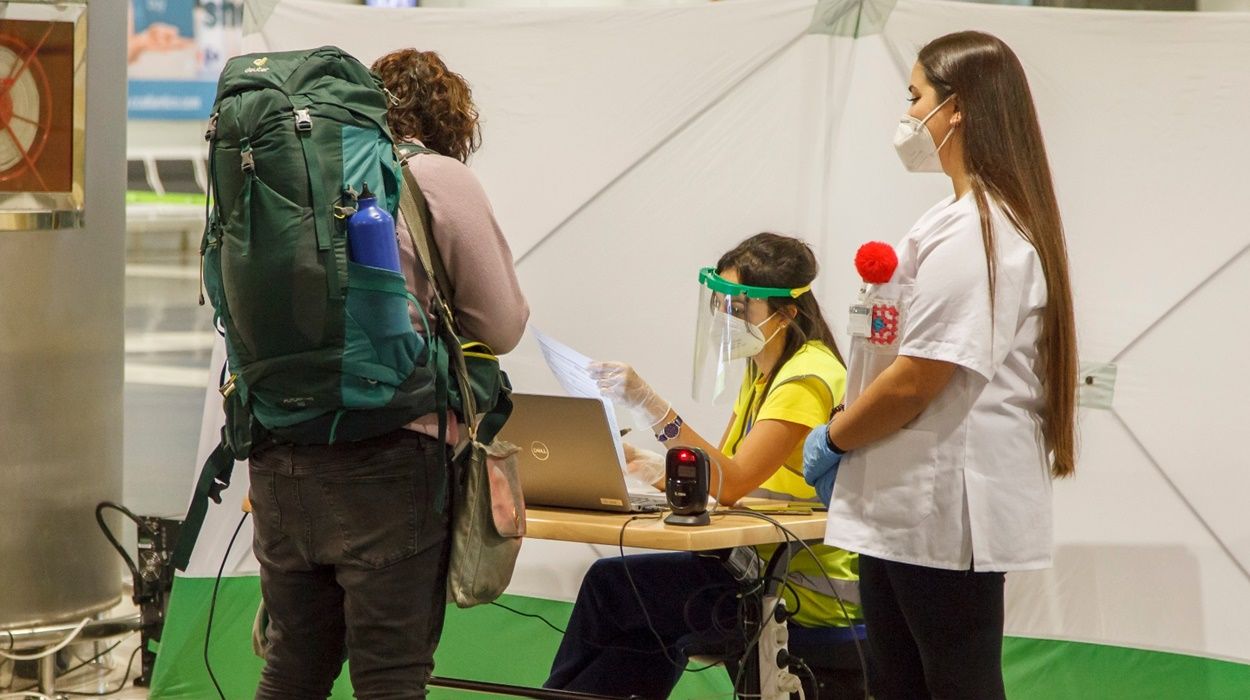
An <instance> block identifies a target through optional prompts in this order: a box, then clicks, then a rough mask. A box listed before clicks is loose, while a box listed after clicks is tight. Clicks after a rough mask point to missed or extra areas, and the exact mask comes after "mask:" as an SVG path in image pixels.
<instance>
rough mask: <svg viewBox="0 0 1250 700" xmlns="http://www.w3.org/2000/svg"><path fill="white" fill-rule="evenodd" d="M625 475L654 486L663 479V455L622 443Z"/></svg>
mask: <svg viewBox="0 0 1250 700" xmlns="http://www.w3.org/2000/svg"><path fill="white" fill-rule="evenodd" d="M622 447H624V448H625V473H626V474H627V475H629V476H630V477H632V478H634V479H637V480H638V481H641V482H643V483H644V484H651V485H652V486H654V485H655V482H657V481H659V480H660V479H663V478H664V472H665V468H664V455H662V454H660V453H659V452H652V451H651V450H644V449H642V448H641V447H634V446H633V445H631V444H629V443H628V442H627V443H624V444H623V445H622Z"/></svg>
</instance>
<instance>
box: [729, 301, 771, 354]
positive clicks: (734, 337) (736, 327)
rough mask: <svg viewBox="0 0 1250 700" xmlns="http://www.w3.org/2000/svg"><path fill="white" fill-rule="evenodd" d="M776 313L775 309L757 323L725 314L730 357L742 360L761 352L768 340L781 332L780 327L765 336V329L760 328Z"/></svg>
mask: <svg viewBox="0 0 1250 700" xmlns="http://www.w3.org/2000/svg"><path fill="white" fill-rule="evenodd" d="M776 315H777V313H776V312H775V311H774V312H773V313H772V314H771V315H770V316H769V317H768V318H766V319H764V320H763V321H761V322H760V324H759V325H756V324H754V323H747V322H746V321H744V320H742V319H740V318H738V317H736V316H730V315H729V314H725V316H726V318H725V326H724V328H726V329H727V332H728V334H729V338H728V341H729V359H731V360H740V359H743V358H747V357H755V356H756V355H758V354H760V351H762V350H763V349H764V346H765V345H768V341H770V340H772V339H773V338H774V337H776V335H777V334H778V333H780V332H781V328H780V327H778V328H777V330H775V331H773V334H772V335H770V336H768V337H767V338H765V337H764V331H763V330H762V329H761V328H760V326H762V325H764V324H765V323H768V319H770V318H772V317H773V316H776Z"/></svg>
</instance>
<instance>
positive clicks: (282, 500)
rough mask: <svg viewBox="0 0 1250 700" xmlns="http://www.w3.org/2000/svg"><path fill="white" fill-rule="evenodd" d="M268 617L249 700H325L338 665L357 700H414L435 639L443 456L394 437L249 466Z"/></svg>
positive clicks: (443, 529)
mask: <svg viewBox="0 0 1250 700" xmlns="http://www.w3.org/2000/svg"><path fill="white" fill-rule="evenodd" d="M251 479H252V485H251V490H250V491H249V492H248V495H249V498H250V499H251V502H252V513H253V516H254V518H255V532H256V535H255V542H254V550H255V553H256V558H257V560H258V561H259V562H260V582H261V593H262V595H263V597H264V600H265V607H266V608H267V609H268V611H269V626H268V628H267V633H268V637H269V644H270V646H269V651H268V653H267V655H266V658H265V668H264V671H263V673H262V675H261V680H260V687H259V688H258V689H257V691H256V697H257V698H263V699H265V700H268V699H271V698H273V699H278V698H325V697H327V696H328V695H329V694H330V688H331V686H332V685H333V684H334V679H335V678H336V677H337V676H338V675H339V672H340V671H341V669H342V666H343V660H344V658H347V659H348V660H349V669H350V672H351V679H352V686H353V688H354V689H355V692H356V697H358V698H424V697H425V695H426V692H425V686H426V683H427V682H428V680H429V677H430V675H431V673H432V672H433V667H434V649H435V647H436V646H437V645H438V638H439V636H440V634H441V633H442V627H443V612H444V605H445V601H446V585H447V555H448V543H449V541H450V540H449V538H448V530H449V524H448V523H449V518H448V510H449V509H448V505H447V504H448V493H447V489H448V478H447V466H446V447H445V446H444V445H440V444H438V443H437V441H435V440H434V439H433V438H429V437H426V436H424V435H420V434H418V433H414V432H411V431H407V430H397V431H394V432H392V433H388V434H386V435H383V436H381V437H378V438H374V439H371V440H365V441H361V442H356V443H348V444H342V445H328V446H292V445H278V446H274V447H270V448H267V449H265V450H263V451H261V452H259V453H257V454H255V455H253V456H252V459H251Z"/></svg>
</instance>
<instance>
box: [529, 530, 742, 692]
mask: <svg viewBox="0 0 1250 700" xmlns="http://www.w3.org/2000/svg"><path fill="white" fill-rule="evenodd" d="M625 560H628V561H625ZM626 566H628V567H629V574H630V575H631V576H632V577H633V580H634V584H635V585H636V586H637V587H638V594H637V595H635V594H634V590H633V589H632V588H631V587H630V585H629V580H628V579H627V578H626V574H625V567H626ZM738 590H739V588H738V582H737V581H736V580H734V577H733V576H732V575H730V573H729V571H728V569H726V568H725V566H724V564H723V563H722V562H721V560H720V559H717V558H715V557H706V556H699V555H696V554H693V553H689V552H681V553H672V554H633V555H630V556H627V557H625V558H624V559H622V558H620V557H612V558H606V559H600V560H599V561H597V562H595V563H594V564H593V565H592V566H591V567H590V570H589V571H587V572H586V577H585V578H583V579H582V587H581V590H579V591H578V593H577V603H576V604H575V605H574V606H573V615H572V617H570V618H569V625H568V629H567V630H566V631H565V633H564V639H563V640H562V641H561V642H560V649H559V650H558V651H557V652H556V657H555V660H554V661H553V662H552V664H551V675H550V676H549V677H548V678H547V681H546V682H545V683H543V687H544V688H556V689H559V690H573V691H578V692H583V693H597V694H600V695H612V696H616V697H629V696H631V695H636V696H639V697H643V698H666V697H668V696H669V693H670V692H671V691H672V689H673V686H675V685H677V681H678V680H679V679H680V678H681V673H682V670H681V668H680V666H675V665H674V662H676V663H677V664H683V665H684V664H685V663H686V657H685V656H684V655H683V653H682V650H681V649H680V648H678V641H679V640H680V639H681V638H683V637H684V636H686V635H688V634H690V633H692V632H702V631H711V630H714V629H731V630H732V629H733V628H734V627H735V626H736V624H737V603H738V600H737V593H738ZM639 597H641V598H642V600H643V601H644V602H645V603H646V614H647V615H649V616H650V620H651V626H652V627H648V625H647V619H646V617H645V616H644V613H643V608H642V607H641V606H639V604H638V599H639ZM652 628H654V630H655V632H654V633H653V632H652ZM656 634H658V635H659V637H660V639H659V640H657V639H656ZM661 641H662V642H663V645H664V646H663V649H665V650H667V656H666V655H665V651H664V650H662V649H661V646H660V644H661ZM709 672H710V673H717V672H719V671H709Z"/></svg>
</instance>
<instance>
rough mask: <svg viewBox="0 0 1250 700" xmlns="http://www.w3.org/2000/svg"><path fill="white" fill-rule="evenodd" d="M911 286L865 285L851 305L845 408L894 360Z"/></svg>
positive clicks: (905, 317)
mask: <svg viewBox="0 0 1250 700" xmlns="http://www.w3.org/2000/svg"><path fill="white" fill-rule="evenodd" d="M912 289H913V285H910V284H896V283H889V284H880V285H866V286H865V287H864V290H863V291H862V292H861V293H860V297H859V299H858V300H857V301H856V303H855V304H852V305H851V308H850V314H849V320H848V322H847V332H848V333H849V334H850V336H851V352H850V354H849V356H848V357H847V381H846V405H847V406H850V405H851V404H852V403H853V402H854V400H855V399H856V398H857V397H858V396H859V395H860V393H862V392H863V390H864V389H866V388H867V387H868V385H869V384H871V383H872V381H873V380H874V379H876V378H877V375H879V374H881V373H882V372H883V371H885V368H886V367H889V366H890V363H892V362H894V358H895V357H897V356H898V350H899V344H900V341H901V340H902V337H903V331H904V329H905V327H906V326H905V324H906V322H907V308H908V305H909V304H910V302H911V296H912Z"/></svg>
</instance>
